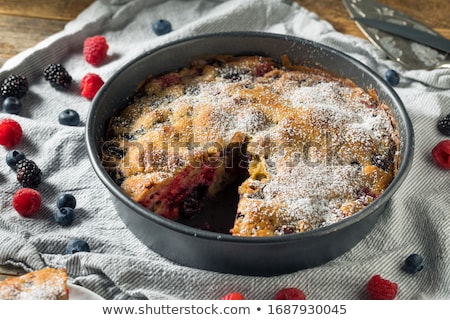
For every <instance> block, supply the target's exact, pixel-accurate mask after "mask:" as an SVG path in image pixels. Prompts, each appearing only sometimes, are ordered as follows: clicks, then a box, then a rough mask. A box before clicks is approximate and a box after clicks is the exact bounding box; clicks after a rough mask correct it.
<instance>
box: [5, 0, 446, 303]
mask: <svg viewBox="0 0 450 320" xmlns="http://www.w3.org/2000/svg"><path fill="white" fill-rule="evenodd" d="M161 18H163V19H167V20H169V21H170V22H171V23H172V26H173V31H172V32H170V33H168V34H166V35H163V36H156V35H155V34H154V33H153V32H152V30H151V23H152V22H153V21H154V20H156V19H161ZM225 31H264V32H271V33H277V34H288V35H294V36H298V37H301V38H305V39H308V40H312V41H316V42H319V43H322V44H324V45H327V46H330V47H333V48H335V49H337V50H340V51H342V52H344V53H346V54H348V55H350V56H352V57H354V58H355V59H357V60H359V61H361V62H362V63H364V64H366V65H367V66H369V67H370V68H371V69H373V70H374V71H375V72H377V73H378V74H379V75H380V76H383V74H384V72H385V71H386V70H388V69H394V70H396V71H397V72H398V73H399V74H400V76H401V81H400V84H399V85H398V86H396V87H395V88H394V89H395V91H396V92H397V93H398V95H399V96H400V98H401V99H402V101H403V102H404V104H405V107H406V109H407V111H408V114H409V116H410V117H411V120H412V122H413V127H414V131H415V157H414V162H413V166H412V168H411V171H410V173H409V175H408V177H407V178H406V180H405V182H404V183H403V184H402V186H401V187H400V189H399V190H398V191H397V192H396V193H395V195H394V197H393V198H392V200H391V202H390V203H389V206H388V208H387V210H386V212H385V213H384V214H383V215H382V217H381V218H380V220H379V221H378V223H377V225H376V226H375V228H374V230H373V231H372V232H371V233H370V234H369V235H368V236H367V237H366V238H365V239H364V240H363V241H361V242H360V243H359V244H358V245H357V246H356V247H354V248H353V249H352V250H350V251H349V252H347V253H345V254H344V255H342V256H340V257H338V258H336V259H335V260H333V261H330V262H328V263H326V264H324V265H322V266H319V267H316V268H312V269H307V270H299V271H297V272H294V273H291V274H286V275H280V276H276V277H254V276H241V275H233V274H221V273H216V272H210V271H204V270H198V269H193V268H188V267H184V266H180V265H177V264H175V263H172V262H170V261H168V260H166V259H165V258H163V257H161V256H160V255H158V254H157V253H155V252H153V251H151V250H150V249H148V248H147V247H146V246H145V245H143V244H142V243H141V242H140V241H139V240H138V239H137V238H136V237H135V236H134V235H133V234H132V233H131V232H130V231H129V230H128V229H127V227H126V226H125V224H124V223H123V222H122V220H121V219H120V218H119V216H118V215H117V213H116V211H115V208H114V206H113V203H112V200H111V196H110V194H109V192H108V191H107V190H106V188H105V187H104V186H103V185H102V183H101V182H100V180H99V179H98V178H97V176H96V175H95V173H94V171H93V169H92V167H91V164H90V161H89V159H88V156H87V152H86V148H85V140H84V138H85V137H84V135H85V131H84V130H85V128H84V119H86V116H87V113H88V111H89V107H90V101H89V100H87V99H85V98H83V97H82V96H81V95H80V93H79V91H80V88H79V82H80V80H81V78H82V77H83V76H84V75H85V74H86V73H88V72H94V73H97V74H99V75H100V76H101V77H102V78H103V79H104V80H105V81H107V80H108V79H109V78H110V77H111V76H112V75H113V74H114V73H115V72H116V71H117V70H118V69H119V68H120V67H121V66H123V65H124V64H125V63H127V62H128V61H130V60H131V59H133V58H135V57H137V56H138V55H140V54H142V53H145V52H146V51H148V50H151V49H154V48H156V47H158V46H160V45H163V44H165V43H168V42H170V41H174V40H178V39H182V38H185V37H189V36H193V35H199V34H207V33H216V32H225ZM97 34H101V35H103V36H105V37H106V39H107V41H108V44H109V51H108V57H107V59H106V60H105V61H104V62H103V63H102V64H101V65H100V66H98V67H93V66H91V65H89V64H87V63H86V61H85V60H84V57H83V53H82V48H83V41H84V39H85V38H86V37H88V36H93V35H97ZM50 63H61V64H63V65H64V66H65V68H66V69H67V70H68V71H69V73H70V74H71V76H72V77H73V79H74V83H73V85H72V86H71V88H70V90H69V91H68V92H60V91H56V90H54V89H53V88H51V87H50V86H49V84H48V82H46V81H45V80H44V79H43V77H42V72H43V69H44V68H45V67H46V66H47V65H48V64H50ZM13 73H14V74H22V75H25V76H26V77H27V78H28V79H29V82H30V88H29V92H28V93H27V95H26V96H25V97H24V98H23V99H22V103H23V110H22V112H21V113H20V114H19V115H10V114H6V113H1V114H0V117H1V118H7V117H9V118H13V119H15V120H17V121H18V122H19V123H20V124H21V126H22V128H23V131H24V138H23V139H22V141H21V142H20V144H19V145H17V146H16V148H18V149H21V150H23V151H24V152H25V154H26V155H27V157H28V158H30V159H32V160H34V161H35V162H36V163H37V164H38V165H39V167H40V168H41V170H42V172H43V183H42V184H41V185H40V186H39V187H38V190H39V191H40V192H41V195H42V199H43V207H42V209H41V210H40V212H39V213H38V214H37V216H35V217H34V218H31V219H25V218H22V217H20V216H19V215H18V214H17V213H16V212H15V210H14V209H13V208H12V205H11V199H12V196H13V194H14V193H15V192H16V191H17V190H18V188H19V187H20V186H19V184H18V182H17V181H16V177H15V174H14V172H13V171H12V170H11V169H10V168H9V167H8V166H7V165H6V163H4V164H3V165H0V183H1V185H2V188H1V190H0V199H1V201H0V239H1V244H0V264H1V265H3V264H13V265H16V266H20V267H22V268H24V269H25V270H33V269H38V268H42V267H44V266H53V267H65V268H66V269H67V270H68V273H69V276H70V278H71V281H73V282H74V283H75V284H80V285H82V286H84V287H86V288H88V289H90V290H92V291H94V292H96V293H98V294H99V295H101V296H103V297H104V298H105V299H193V300H195V299H218V298H220V297H221V296H223V295H225V294H227V293H228V292H231V291H239V292H241V293H242V294H244V295H245V296H246V297H247V298H248V299H272V298H273V296H274V294H275V292H276V291H277V290H278V289H280V288H282V287H298V288H301V289H302V290H303V291H304V292H305V293H306V296H307V298H308V299H323V300H327V299H367V292H366V284H367V281H368V279H369V278H370V277H371V276H372V275H374V274H380V275H381V276H383V277H385V278H388V279H390V280H391V281H394V282H396V283H398V285H399V292H398V296H397V299H447V298H450V215H449V214H448V205H449V199H450V189H449V185H450V172H448V171H445V170H443V169H440V168H439V167H438V166H437V165H436V164H434V163H433V160H432V158H431V149H432V147H433V146H434V145H435V144H436V143H438V142H439V141H441V140H444V139H445V136H443V135H442V134H440V133H439V132H438V130H437V129H436V123H437V120H438V119H439V118H440V117H442V116H444V115H446V114H447V113H450V70H449V69H435V70H405V69H403V68H402V66H400V65H399V64H397V63H396V62H394V61H391V60H389V59H388V58H387V57H386V55H385V54H384V53H383V52H381V51H380V50H378V49H377V48H375V47H374V46H373V45H372V44H370V43H369V42H368V41H367V40H365V39H360V38H356V37H353V36H350V35H345V34H342V33H339V32H337V31H336V30H335V29H334V28H333V27H332V25H331V24H330V23H328V22H327V21H324V20H322V19H320V18H319V17H318V16H317V14H315V13H313V12H310V11H308V10H306V9H305V8H303V7H301V6H299V5H298V4H296V3H295V2H293V1H276V0H248V1H240V0H229V1H220V0H193V1H181V0H179V1H159V0H152V1H148V0H146V1H144V0H128V1H127V0H110V1H107V0H102V1H101V0H98V1H96V2H94V3H93V4H92V5H91V6H89V7H88V8H87V9H86V10H85V11H83V12H82V13H81V14H80V15H79V16H78V17H77V18H76V19H74V20H73V21H70V22H69V23H68V24H67V25H66V27H65V28H64V30H63V31H61V32H59V33H56V34H54V35H52V36H50V37H48V38H47V39H45V40H43V41H42V42H40V43H39V44H37V45H36V46H34V47H33V48H30V49H28V50H26V51H24V52H22V53H20V54H18V55H17V56H15V57H13V58H11V59H10V60H8V61H7V62H6V63H5V64H4V65H3V67H2V68H1V69H0V79H3V78H5V77H6V76H7V75H9V74H13ZM67 108H71V109H74V110H76V111H77V112H78V113H79V114H80V117H81V119H82V121H81V124H80V125H79V126H77V127H68V126H63V125H60V124H59V123H58V120H57V117H58V114H59V112H61V111H62V110H64V109H67ZM6 153H7V150H6V149H4V148H1V150H0V157H2V158H3V159H4V158H5V156H6ZM64 192H68V193H72V194H74V195H75V196H76V198H77V204H78V205H77V208H76V214H77V216H76V220H75V221H74V223H73V225H71V226H69V227H61V226H59V225H58V224H56V223H55V222H54V220H53V214H54V211H55V210H56V198H57V196H58V195H59V194H62V193H64ZM75 237H76V238H82V239H84V240H86V241H87V242H88V243H89V245H90V247H91V252H89V253H86V252H83V253H77V254H74V255H66V254H64V252H65V246H66V244H67V241H68V240H69V239H71V238H75ZM411 253H418V254H420V255H422V256H423V258H424V262H425V267H424V269H423V270H422V271H421V272H419V273H417V274H414V275H411V274H408V273H406V272H404V271H403V270H402V264H403V262H404V260H405V258H406V257H407V256H408V255H409V254H411ZM186 254H189V252H186Z"/></svg>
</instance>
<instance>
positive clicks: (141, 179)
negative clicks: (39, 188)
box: [102, 55, 399, 236]
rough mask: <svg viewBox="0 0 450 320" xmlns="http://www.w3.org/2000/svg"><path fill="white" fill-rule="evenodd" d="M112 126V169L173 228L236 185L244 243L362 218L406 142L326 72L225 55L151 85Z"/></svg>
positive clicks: (235, 228) (374, 107) (382, 110)
mask: <svg viewBox="0 0 450 320" xmlns="http://www.w3.org/2000/svg"><path fill="white" fill-rule="evenodd" d="M130 101H131V102H130V104H129V105H128V106H127V107H126V108H125V109H124V110H123V111H122V112H121V113H120V114H119V115H118V116H116V117H114V118H113V119H111V122H110V124H109V128H108V132H107V136H106V137H105V143H104V149H103V154H102V163H103V166H104V167H105V168H106V169H107V170H108V172H109V173H110V175H111V176H112V177H113V179H114V180H115V181H116V182H117V183H118V184H119V185H120V187H121V188H122V189H123V191H124V192H125V193H126V194H127V195H129V196H130V197H131V198H132V199H133V200H134V201H136V202H138V203H140V204H141V205H143V206H144V207H146V208H148V209H149V210H151V211H153V212H154V213H156V214H158V215H161V216H164V217H166V218H168V219H174V220H185V219H188V218H191V217H193V216H196V215H198V213H199V212H200V211H201V209H202V204H203V203H204V201H205V200H207V199H211V198H214V196H215V195H217V193H218V192H220V191H221V190H223V189H224V188H226V187H227V186H229V185H230V184H231V183H236V181H237V184H238V185H239V187H238V189H237V190H236V193H238V194H239V202H238V204H237V208H236V210H235V211H234V212H230V213H229V214H230V215H232V217H233V225H231V226H230V227H229V228H228V229H229V230H230V233H231V234H232V235H236V236H273V235H283V234H287V233H298V232H304V231H308V230H312V229H316V228H319V227H323V226H326V225H330V224H333V223H335V222H338V221H340V220H342V219H345V218H346V217H348V216H351V215H353V214H355V213H356V212H358V211H360V210H361V209H362V208H364V207H365V206H367V205H368V204H369V203H371V202H372V201H374V200H375V199H376V198H377V197H378V196H379V195H380V194H381V193H383V191H384V190H385V189H386V188H387V187H388V185H389V184H390V182H391V181H392V179H393V178H394V177H395V175H396V172H397V167H398V146H399V134H398V129H397V127H396V123H395V121H394V118H393V116H392V114H391V112H390V109H389V107H388V106H386V105H385V104H384V103H383V102H380V101H379V100H378V97H377V95H376V92H375V91H374V90H372V89H368V90H363V89H362V88H359V87H357V86H356V85H355V84H354V83H353V82H352V81H351V80H349V79H342V78H339V77H335V76H333V75H331V74H329V73H327V72H326V71H324V70H321V69H315V68H308V67H304V66H299V65H292V64H291V62H290V61H289V59H288V57H287V56H282V57H281V61H280V62H275V61H274V60H272V59H270V58H267V57H261V56H229V55H221V56H214V57H209V58H205V59H199V60H196V61H194V62H192V64H191V65H190V66H188V67H185V68H183V69H180V70H176V71H173V72H169V73H166V74H163V75H157V76H150V77H149V78H148V79H147V80H146V81H145V82H144V83H142V85H141V86H140V87H139V88H138V90H137V92H136V94H135V95H134V96H133V97H132V99H131V100H130Z"/></svg>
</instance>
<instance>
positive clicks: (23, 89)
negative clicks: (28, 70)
mask: <svg viewBox="0 0 450 320" xmlns="http://www.w3.org/2000/svg"><path fill="white" fill-rule="evenodd" d="M27 92H28V80H27V78H26V77H24V76H20V75H17V74H12V75H10V76H9V77H7V78H6V79H5V80H3V82H2V85H1V87H0V94H1V96H2V97H3V98H4V99H6V98H7V97H16V98H19V99H20V98H22V97H24V96H25V95H26V94H27Z"/></svg>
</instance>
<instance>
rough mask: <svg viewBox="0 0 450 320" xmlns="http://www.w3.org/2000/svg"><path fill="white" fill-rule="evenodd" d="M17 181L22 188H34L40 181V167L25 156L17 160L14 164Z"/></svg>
mask: <svg viewBox="0 0 450 320" xmlns="http://www.w3.org/2000/svg"><path fill="white" fill-rule="evenodd" d="M16 172H17V181H19V182H20V184H21V185H22V186H23V187H24V188H36V187H37V186H38V185H39V184H40V183H41V177H42V173H41V169H39V167H38V166H37V164H36V163H35V162H34V161H33V160H29V159H27V158H25V159H22V160H19V161H18V162H17V164H16Z"/></svg>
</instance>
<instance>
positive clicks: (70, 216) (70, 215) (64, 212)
mask: <svg viewBox="0 0 450 320" xmlns="http://www.w3.org/2000/svg"><path fill="white" fill-rule="evenodd" d="M54 218H55V221H56V223H57V224H59V225H61V226H64V227H67V226H70V225H71V224H72V222H73V220H74V219H75V210H73V209H72V208H69V207H62V208H60V209H58V210H57V211H56V212H55V216H54Z"/></svg>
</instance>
